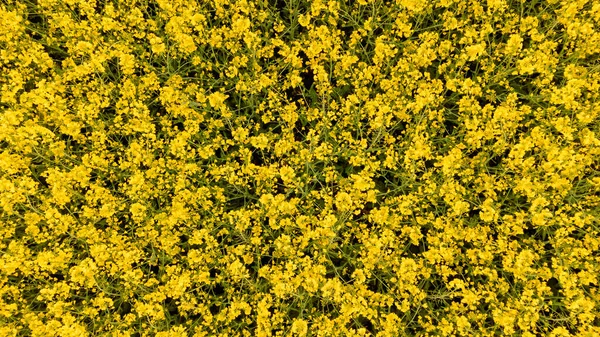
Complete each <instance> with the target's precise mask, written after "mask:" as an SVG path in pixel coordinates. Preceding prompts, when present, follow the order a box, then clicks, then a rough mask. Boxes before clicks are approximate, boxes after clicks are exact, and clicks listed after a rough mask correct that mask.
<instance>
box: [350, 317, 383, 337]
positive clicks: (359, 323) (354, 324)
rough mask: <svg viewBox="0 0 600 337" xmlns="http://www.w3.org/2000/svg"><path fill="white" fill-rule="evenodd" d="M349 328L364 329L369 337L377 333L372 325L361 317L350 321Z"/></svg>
mask: <svg viewBox="0 0 600 337" xmlns="http://www.w3.org/2000/svg"><path fill="white" fill-rule="evenodd" d="M350 328H352V329H361V328H364V329H365V330H367V332H368V333H370V334H371V335H375V334H376V333H377V331H376V330H375V327H374V325H373V323H372V322H371V321H370V320H369V319H368V318H366V317H365V316H363V315H359V316H358V317H357V318H353V319H351V320H350Z"/></svg>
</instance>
